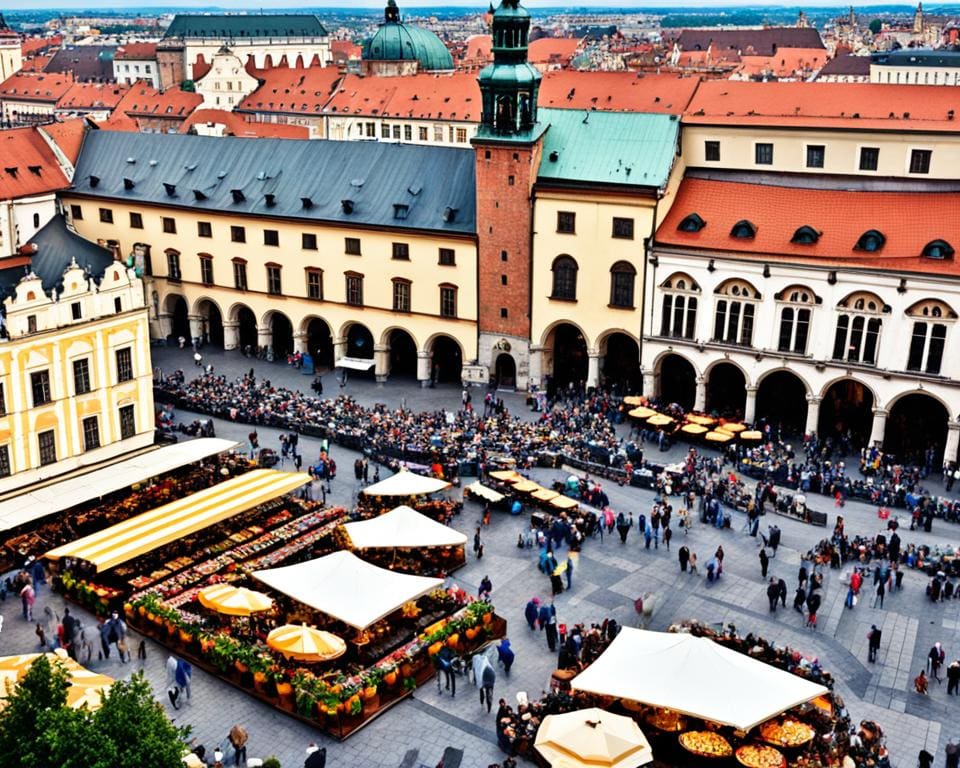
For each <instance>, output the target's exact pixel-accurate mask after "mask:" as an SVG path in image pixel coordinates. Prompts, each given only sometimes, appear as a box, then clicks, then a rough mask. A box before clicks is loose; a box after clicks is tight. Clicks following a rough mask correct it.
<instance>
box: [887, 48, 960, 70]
mask: <svg viewBox="0 0 960 768" xmlns="http://www.w3.org/2000/svg"><path fill="white" fill-rule="evenodd" d="M871 58H872V59H873V63H874V64H881V65H883V66H888V67H960V51H951V50H946V49H937V50H931V49H930V48H902V49H900V50H898V51H884V52H883V53H874V54H872V55H871Z"/></svg>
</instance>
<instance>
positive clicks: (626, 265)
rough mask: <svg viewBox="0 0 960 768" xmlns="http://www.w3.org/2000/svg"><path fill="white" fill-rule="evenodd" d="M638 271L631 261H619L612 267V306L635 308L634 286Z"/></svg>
mask: <svg viewBox="0 0 960 768" xmlns="http://www.w3.org/2000/svg"><path fill="white" fill-rule="evenodd" d="M636 277H637V270H636V269H635V268H634V266H633V264H631V263H630V262H629V261H618V262H617V263H616V264H614V265H613V266H612V267H610V306H611V307H629V308H633V306H634V302H633V285H634V282H635V280H636Z"/></svg>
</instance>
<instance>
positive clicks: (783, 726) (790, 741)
mask: <svg viewBox="0 0 960 768" xmlns="http://www.w3.org/2000/svg"><path fill="white" fill-rule="evenodd" d="M814 735H815V731H814V730H813V728H811V727H810V726H809V725H807V724H806V723H801V722H800V721H799V720H793V719H791V718H786V719H785V720H782V721H779V722H778V721H776V720H771V721H769V722H766V723H764V724H763V725H761V726H760V737H761V738H762V739H763V740H764V741H766V742H768V743H770V744H777V745H779V746H784V747H801V746H803V745H804V744H806V743H807V742H808V741H810V740H811V739H812V738H813V737H814Z"/></svg>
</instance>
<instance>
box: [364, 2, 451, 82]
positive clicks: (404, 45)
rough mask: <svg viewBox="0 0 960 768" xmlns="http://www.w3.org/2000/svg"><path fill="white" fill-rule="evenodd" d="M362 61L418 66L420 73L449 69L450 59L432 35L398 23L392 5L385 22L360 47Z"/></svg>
mask: <svg viewBox="0 0 960 768" xmlns="http://www.w3.org/2000/svg"><path fill="white" fill-rule="evenodd" d="M363 59H364V61H413V60H416V61H417V62H419V69H420V70H421V71H433V72H436V71H443V70H452V69H453V56H451V55H450V51H448V50H447V46H445V45H444V44H443V43H442V42H441V41H440V38H439V37H437V36H436V35H435V34H433V32H430V31H428V30H426V29H421V28H420V27H417V26H413V25H409V26H408V25H406V24H404V23H403V22H402V21H400V15H399V13H398V12H397V7H396V3H395V2H394V0H390V2H389V4H388V5H387V11H386V21H384V23H383V24H382V25H381V26H380V29H378V30H377V33H376V34H375V35H374V36H373V37H371V38H370V39H369V40H367V42H366V43H364V46H363Z"/></svg>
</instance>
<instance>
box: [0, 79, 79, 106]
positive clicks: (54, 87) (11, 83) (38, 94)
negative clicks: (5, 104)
mask: <svg viewBox="0 0 960 768" xmlns="http://www.w3.org/2000/svg"><path fill="white" fill-rule="evenodd" d="M71 85H73V77H72V75H71V74H70V73H69V72H61V73H57V74H34V73H33V72H17V73H16V74H14V75H11V76H10V77H8V78H7V79H6V80H4V81H3V82H2V83H0V97H2V98H5V99H9V100H11V101H14V100H15V101H39V102H45V103H49V104H55V103H56V102H58V101H59V100H60V99H61V98H62V97H63V95H64V94H65V93H66V92H67V91H68V90H70V86H71Z"/></svg>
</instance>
